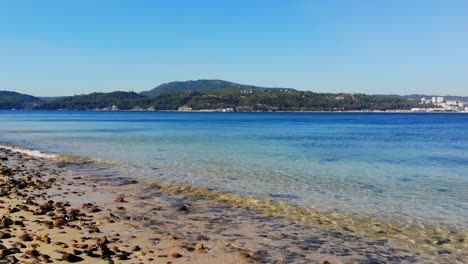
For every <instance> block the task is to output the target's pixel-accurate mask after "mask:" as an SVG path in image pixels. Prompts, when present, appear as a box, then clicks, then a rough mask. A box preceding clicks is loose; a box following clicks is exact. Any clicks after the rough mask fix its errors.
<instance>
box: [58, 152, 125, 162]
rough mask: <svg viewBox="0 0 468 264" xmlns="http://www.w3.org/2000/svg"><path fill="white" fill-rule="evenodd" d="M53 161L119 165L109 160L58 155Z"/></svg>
mask: <svg viewBox="0 0 468 264" xmlns="http://www.w3.org/2000/svg"><path fill="white" fill-rule="evenodd" d="M55 159H57V160H59V161H63V162H67V163H76V164H83V163H96V164H106V165H119V164H121V163H119V162H116V161H111V160H105V159H100V158H93V157H86V156H78V155H72V154H59V155H56V157H55Z"/></svg>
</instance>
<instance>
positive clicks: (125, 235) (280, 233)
mask: <svg viewBox="0 0 468 264" xmlns="http://www.w3.org/2000/svg"><path fill="white" fill-rule="evenodd" d="M0 156H1V157H6V158H7V159H6V160H4V159H3V158H2V163H1V164H2V167H5V168H6V170H5V169H2V171H3V172H5V171H10V173H7V174H11V175H3V176H2V178H1V179H2V180H3V181H8V180H9V179H12V178H14V179H16V180H19V181H21V179H22V180H23V183H24V184H26V185H27V186H28V188H29V187H31V190H30V192H32V193H34V192H37V191H34V190H32V189H34V188H37V186H35V185H31V186H29V185H28V184H29V183H30V182H37V181H36V176H37V175H42V176H41V177H39V178H46V179H48V178H56V179H60V180H59V181H56V182H53V184H51V185H50V186H48V188H45V189H43V190H41V191H40V192H39V193H40V194H41V195H40V196H39V197H37V201H38V203H39V204H44V203H45V202H46V201H47V200H49V199H52V200H55V201H54V204H56V203H57V202H59V203H60V202H62V203H66V202H67V201H68V202H69V203H70V205H71V207H72V208H73V207H75V208H76V209H77V210H82V211H84V212H85V214H86V216H84V218H87V219H91V220H89V221H87V222H88V223H87V224H86V223H85V225H87V226H88V227H90V228H92V229H95V228H96V227H97V228H98V229H99V231H100V232H102V233H98V234H97V235H98V236H100V237H101V238H102V236H106V237H107V240H111V239H110V237H114V238H115V235H116V234H115V230H123V231H122V232H121V233H119V236H118V239H117V240H115V241H117V242H115V243H114V242H113V243H111V244H112V247H114V246H115V247H117V249H118V250H116V252H114V253H115V254H113V255H110V258H111V259H113V261H117V263H120V262H119V261H127V262H126V263H140V262H143V263H151V262H152V261H153V260H155V259H156V260H159V261H162V260H164V261H171V262H174V263H186V262H187V263H220V262H223V263H253V262H258V263H326V262H328V263H370V262H371V261H378V263H380V262H384V263H385V262H392V261H393V262H395V261H398V263H414V262H424V263H442V262H443V263H463V262H464V261H466V260H467V257H468V256H467V254H466V252H464V250H466V240H467V237H466V234H464V233H462V234H453V232H454V231H453V230H439V231H437V230H435V229H429V230H427V231H430V232H432V233H433V234H429V236H428V238H420V239H421V240H420V241H418V240H417V239H418V238H417V237H413V236H414V235H420V234H411V235H410V234H407V233H402V230H399V228H398V227H392V226H391V225H390V226H382V223H373V225H374V226H375V228H373V229H371V228H369V225H368V224H369V223H366V224H365V225H361V224H362V223H358V222H356V221H355V219H343V216H341V215H335V218H330V216H332V214H328V215H326V214H320V213H317V212H313V213H314V214H311V212H310V211H308V210H305V209H302V208H297V207H291V206H287V205H284V204H279V203H276V204H275V203H272V202H271V201H261V200H254V199H252V200H249V198H248V197H242V196H236V195H230V194H223V193H219V192H216V191H212V190H203V189H199V188H193V187H190V186H174V185H167V184H164V183H158V182H155V181H153V182H136V181H134V179H132V177H131V176H129V179H127V181H125V180H124V183H122V182H120V183H118V184H116V183H113V182H112V180H109V179H102V178H96V177H93V176H92V175H87V174H79V173H78V174H77V173H76V172H75V173H73V170H72V169H73V168H76V167H80V166H84V165H86V166H88V165H89V164H90V163H92V160H82V161H81V162H79V163H70V162H64V161H63V160H59V159H56V157H33V156H29V155H27V154H25V153H22V154H19V153H16V152H13V151H12V150H6V149H4V148H1V147H0ZM21 165H25V167H21ZM0 174H5V173H0ZM28 175H29V177H31V179H29V178H27V177H26V178H25V176H28ZM26 179H27V180H26ZM46 181H47V180H46ZM23 194H24V193H23ZM15 195H16V194H15V193H12V192H10V193H8V194H7V195H6V196H12V197H11V198H5V196H3V197H1V198H0V199H1V200H3V201H4V204H2V206H3V208H0V210H1V213H2V215H5V216H7V217H10V218H11V219H13V218H15V219H13V220H16V218H18V215H19V214H23V213H24V214H28V213H30V212H28V211H26V212H23V210H22V209H21V205H20V204H21V202H22V200H24V197H21V196H15ZM83 197H86V199H83ZM34 199H36V198H34ZM57 199H60V200H57ZM63 199H65V200H66V201H65V202H64V201H62V200H63ZM89 203H90V204H91V205H89ZM5 204H7V205H8V207H7V206H5ZM86 204H88V205H87V206H86ZM122 206H123V208H122ZM39 207H40V206H39ZM80 207H81V208H80ZM96 207H97V209H99V211H98V210H96ZM12 208H19V210H20V211H19V212H13V213H11V211H10V210H11V209H12ZM60 208H61V207H57V208H53V210H54V211H62V213H63V210H59V209H60ZM89 208H91V211H89V210H88V209H89ZM93 210H95V211H96V212H92V211H93ZM13 211H15V210H13ZM49 212H51V211H49ZM49 212H47V213H49ZM110 214H112V215H114V216H117V218H114V219H111V218H112V217H109V216H110ZM55 216H56V214H55V215H52V214H50V217H52V218H53V217H55ZM29 217H34V216H33V215H30V214H29V215H28V218H27V219H30V218H29ZM38 217H46V218H47V217H49V215H47V214H46V216H44V215H42V216H38ZM117 219H118V220H117ZM41 221H43V220H41ZM28 222H33V221H31V220H30V221H28ZM85 222H86V221H85ZM370 222H372V221H370ZM25 223H26V221H23V224H25ZM26 224H28V225H27V228H28V229H30V230H32V232H31V233H35V234H39V233H41V234H42V233H43V232H46V233H47V234H46V235H47V236H49V237H50V239H51V241H53V242H57V241H56V240H57V239H59V240H62V241H61V242H64V243H67V244H70V245H71V244H73V243H72V242H70V240H73V239H75V240H77V241H80V240H82V239H81V238H82V237H83V236H87V237H91V236H95V235H96V234H94V233H89V229H88V230H83V229H82V230H73V227H70V226H74V225H76V224H75V223H73V222H68V223H65V224H64V225H61V226H58V227H57V229H58V228H60V227H63V228H65V229H67V236H66V237H63V236H62V237H60V234H57V233H54V232H52V231H57V230H55V229H56V227H54V228H52V229H46V228H44V226H40V225H29V223H26ZM93 226H94V227H93ZM389 228H390V229H389ZM425 228H427V227H425ZM58 230H60V229H58ZM0 231H3V229H0ZM68 231H70V232H68ZM72 231H77V233H76V232H75V233H76V234H75V233H73V232H72ZM12 232H13V235H14V236H15V237H13V240H15V238H18V237H19V236H20V233H21V232H23V230H22V229H21V228H19V229H17V230H12ZM15 232H16V233H15ZM59 232H61V231H59ZM436 232H438V233H436ZM135 234H137V235H135ZM98 236H96V237H98ZM133 236H136V237H133ZM405 237H406V238H405ZM413 239H415V240H414V242H413V243H412V242H410V241H411V240H413ZM424 239H429V241H426V242H427V243H425V244H424ZM13 240H12V242H11V243H10V244H8V242H7V243H5V239H2V240H1V241H2V242H4V243H3V244H4V245H7V247H11V246H12V243H14V242H18V241H13ZM63 240H68V242H65V241H63ZM7 241H8V240H7ZM89 241H96V240H93V238H90V239H86V240H85V241H81V242H82V244H83V243H84V244H87V250H88V249H89V250H90V249H93V247H94V246H95V245H96V244H94V245H91V244H92V243H91V242H89ZM111 241H114V240H111ZM119 241H120V242H119ZM23 242H24V241H23ZM34 242H35V243H36V242H37V241H34ZM155 242H157V243H155ZM421 242H422V243H423V244H420V243H421ZM37 243H39V244H40V245H41V247H39V248H38V249H37V250H38V251H40V252H42V249H44V252H46V253H44V254H48V255H50V256H51V257H52V258H53V259H60V258H61V255H60V254H62V256H63V255H64V254H63V252H62V253H61V252H58V251H57V248H56V247H55V248H54V247H48V246H47V245H42V244H41V240H40V239H39V242H37ZM74 244H76V243H74ZM201 244H202V245H201ZM136 246H139V247H140V248H141V250H136V251H133V250H131V249H130V248H131V247H133V248H132V249H135V247H136ZM89 247H90V248H89ZM101 247H102V245H101ZM109 247H110V245H109ZM69 249H70V250H71V251H70V250H69V252H68V253H73V250H72V247H71V246H70V248H69ZM97 249H100V248H99V245H98V248H97ZM28 250H30V248H29V249H28ZM75 250H80V249H76V248H75ZM10 251H11V250H10ZM19 251H20V252H18V253H16V254H10V255H14V256H15V257H17V258H20V257H19V256H22V255H24V254H23V253H25V252H23V251H25V250H23V249H21V248H20V249H19ZM59 251H63V250H62V249H60V250H59ZM80 251H82V252H81V253H83V250H80ZM95 251H96V252H99V250H95ZM101 251H102V250H101ZM119 251H120V252H119ZM151 251H152V252H153V253H151ZM122 252H125V253H122ZM142 252H143V253H142ZM30 253H31V252H30ZM75 253H80V252H75ZM128 253H130V254H128ZM175 253H177V254H175ZM93 254H97V255H100V257H102V256H103V255H104V254H102V253H101V254H99V253H93ZM143 254H144V255H143ZM76 255H77V256H79V257H82V258H84V259H90V257H89V252H88V255H87V256H82V254H76ZM91 255H92V254H91ZM122 255H126V257H127V258H129V260H123V259H122V260H121V259H118V258H121V257H122ZM172 255H174V256H172ZM179 255H180V256H179ZM39 257H40V256H39ZM100 257H96V258H92V259H93V261H94V260H95V259H101V258H100ZM34 258H35V257H34V256H32V257H31V258H30V260H31V259H34ZM150 259H152V260H150ZM106 261H108V262H104V263H109V260H106ZM132 261H134V262H132ZM353 261H354V262H353ZM366 261H367V262H366ZM379 261H380V262H379ZM54 262H55V261H54Z"/></svg>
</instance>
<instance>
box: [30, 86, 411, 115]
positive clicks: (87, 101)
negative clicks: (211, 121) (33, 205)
mask: <svg viewBox="0 0 468 264" xmlns="http://www.w3.org/2000/svg"><path fill="white" fill-rule="evenodd" d="M417 106H418V102H417V101H414V100H408V99H405V98H402V97H398V96H375V95H364V94H330V93H313V92H308V91H307V92H306V91H296V90H285V89H273V90H261V89H256V90H239V89H238V88H233V89H213V90H206V91H204V92H197V91H195V92H192V91H186V92H178V93H165V94H161V95H158V96H151V97H150V96H143V95H140V94H137V93H134V92H113V93H92V94H89V95H76V96H71V97H65V98H60V99H57V100H55V101H51V102H43V103H42V104H40V105H37V106H36V107H35V108H36V109H51V110H52V109H68V110H145V109H151V110H177V109H178V108H180V107H185V108H186V109H188V108H191V109H193V110H216V111H221V110H223V109H224V110H226V111H228V110H227V109H229V111H238V112H245V111H349V110H396V109H410V108H411V107H417Z"/></svg>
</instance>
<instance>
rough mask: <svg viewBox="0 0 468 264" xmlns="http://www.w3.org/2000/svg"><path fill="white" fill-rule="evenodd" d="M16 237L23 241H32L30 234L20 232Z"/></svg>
mask: <svg viewBox="0 0 468 264" xmlns="http://www.w3.org/2000/svg"><path fill="white" fill-rule="evenodd" d="M18 238H19V239H20V240H21V241H23V242H28V241H33V237H32V236H31V235H30V234H22V235H20V236H19V237H18Z"/></svg>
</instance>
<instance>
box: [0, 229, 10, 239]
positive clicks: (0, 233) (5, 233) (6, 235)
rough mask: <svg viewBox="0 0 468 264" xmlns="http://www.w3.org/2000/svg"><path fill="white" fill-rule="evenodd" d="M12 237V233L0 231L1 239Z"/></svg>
mask: <svg viewBox="0 0 468 264" xmlns="http://www.w3.org/2000/svg"><path fill="white" fill-rule="evenodd" d="M10 237H11V235H10V233H7V232H3V231H0V239H6V238H10Z"/></svg>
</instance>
